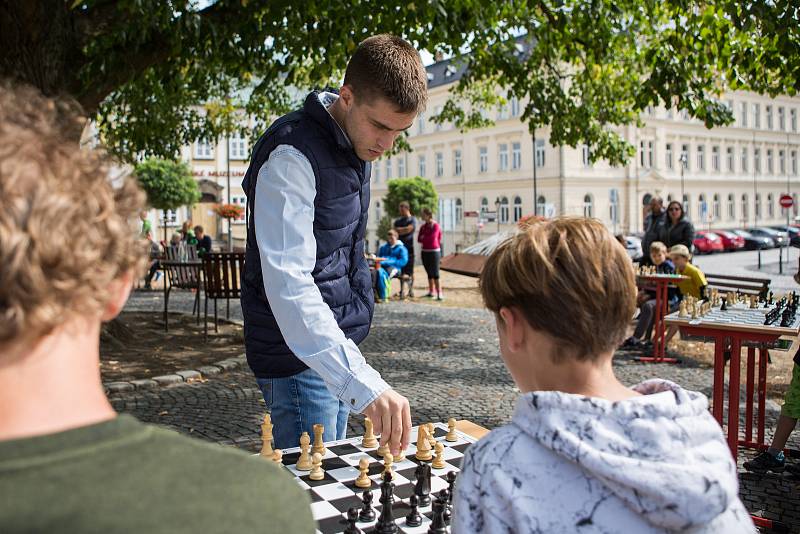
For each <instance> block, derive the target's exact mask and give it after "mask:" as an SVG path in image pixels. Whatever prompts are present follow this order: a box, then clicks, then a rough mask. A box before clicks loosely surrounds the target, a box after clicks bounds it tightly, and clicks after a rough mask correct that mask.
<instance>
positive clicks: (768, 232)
mask: <svg viewBox="0 0 800 534" xmlns="http://www.w3.org/2000/svg"><path fill="white" fill-rule="evenodd" d="M748 231H749V232H750V233H751V234H753V235H757V236H761V237H769V238H771V239H772V241H773V242H774V243H775V245H774V246H776V247H784V246H786V241H787V239H786V232H779V231H778V230H775V229H773V228H766V227H762V226H758V227H755V228H750V229H749V230H748Z"/></svg>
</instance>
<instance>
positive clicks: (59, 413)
mask: <svg viewBox="0 0 800 534" xmlns="http://www.w3.org/2000/svg"><path fill="white" fill-rule="evenodd" d="M61 108H62V106H61V105H60V104H58V103H55V102H52V101H48V100H46V99H44V98H42V97H41V96H39V95H38V94H37V92H36V91H35V90H33V89H19V88H18V89H10V88H8V87H4V86H0V244H2V246H0V265H2V267H1V268H0V495H2V499H0V531H3V532H5V533H16V532H86V533H89V532H98V533H99V532H102V533H113V532H169V533H182V532H185V533H190V532H260V531H263V530H264V527H265V526H267V525H268V527H269V529H270V530H271V531H274V532H304V533H306V532H308V533H311V532H314V523H313V521H312V518H311V513H310V510H309V502H308V499H307V498H306V497H305V496H304V495H303V494H302V492H301V490H300V489H299V488H298V487H297V485H296V484H295V483H294V482H293V481H292V480H291V477H289V476H287V473H285V472H283V470H282V469H279V468H278V467H276V466H275V465H274V464H273V462H271V461H264V460H262V459H260V458H252V457H250V456H249V455H247V454H245V453H243V452H240V451H236V450H233V449H227V448H222V447H220V446H217V445H211V444H207V443H203V442H201V441H199V440H194V439H191V438H188V437H184V436H180V435H178V434H176V433H174V432H171V431H167V430H163V429H159V428H156V427H154V426H149V425H144V424H142V423H140V422H138V421H137V420H136V419H134V418H133V417H130V416H126V415H120V416H118V415H117V414H116V413H115V412H114V410H113V408H112V407H111V405H110V404H109V402H108V399H107V398H106V396H105V393H104V391H103V386H102V382H101V379H100V356H99V342H98V339H99V336H100V325H101V323H102V322H103V321H109V320H111V319H113V318H114V317H115V316H116V315H117V314H118V313H119V311H120V309H121V308H122V306H123V305H124V303H125V301H126V299H127V297H128V294H129V293H130V290H131V284H132V282H133V280H135V279H136V277H137V275H138V274H140V273H141V272H142V270H143V268H144V264H145V261H146V259H147V251H146V248H145V244H144V241H142V240H140V239H139V238H138V236H137V234H138V232H136V231H135V230H136V228H135V225H136V223H137V222H138V219H137V217H136V214H137V213H138V212H139V210H141V209H142V208H143V207H144V195H143V193H142V192H141V190H140V189H139V188H138V186H137V185H136V182H135V180H133V179H132V178H124V179H122V178H121V179H118V180H115V181H114V183H113V184H112V182H111V181H110V180H109V178H108V176H109V173H108V168H107V167H106V165H105V163H104V162H103V159H102V157H101V156H100V155H99V154H98V153H96V152H88V151H83V150H81V149H80V148H79V147H78V145H77V143H75V142H74V141H71V140H70V139H71V138H70V137H68V136H66V135H61V132H63V131H64V130H63V129H62V128H64V127H66V128H69V127H71V126H70V124H69V123H70V122H72V120H68V119H69V117H70V114H69V113H68V112H67V111H66V110H64V111H63V114H61V113H60V112H59V111H57V110H60V109H61ZM72 127H74V126H72ZM57 226H64V227H67V228H70V229H71V230H72V233H73V235H74V236H76V238H75V239H73V240H64V239H62V238H61V236H60V235H58V234H54V233H53V232H52V231H51V230H52V228H54V227H57Z"/></svg>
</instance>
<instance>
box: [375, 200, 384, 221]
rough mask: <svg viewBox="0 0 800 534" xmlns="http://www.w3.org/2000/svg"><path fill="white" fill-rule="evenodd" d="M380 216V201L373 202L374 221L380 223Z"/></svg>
mask: <svg viewBox="0 0 800 534" xmlns="http://www.w3.org/2000/svg"><path fill="white" fill-rule="evenodd" d="M381 215H383V213H381V203H380V201H377V202H375V220H376V221H380V220H381Z"/></svg>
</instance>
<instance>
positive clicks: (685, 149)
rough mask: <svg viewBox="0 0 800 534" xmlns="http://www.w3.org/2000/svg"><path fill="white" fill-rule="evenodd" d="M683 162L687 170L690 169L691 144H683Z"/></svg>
mask: <svg viewBox="0 0 800 534" xmlns="http://www.w3.org/2000/svg"><path fill="white" fill-rule="evenodd" d="M681 164H682V165H683V168H684V169H685V170H687V171H688V170H689V145H681ZM684 211H686V210H684Z"/></svg>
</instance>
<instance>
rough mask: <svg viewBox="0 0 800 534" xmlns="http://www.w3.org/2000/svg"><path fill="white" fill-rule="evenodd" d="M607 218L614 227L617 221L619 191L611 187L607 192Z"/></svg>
mask: <svg viewBox="0 0 800 534" xmlns="http://www.w3.org/2000/svg"><path fill="white" fill-rule="evenodd" d="M608 201H609V202H608V218H609V220H610V221H611V224H613V225H614V228H616V226H617V224H618V223H619V191H618V190H616V189H611V190H610V191H609V192H608Z"/></svg>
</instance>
